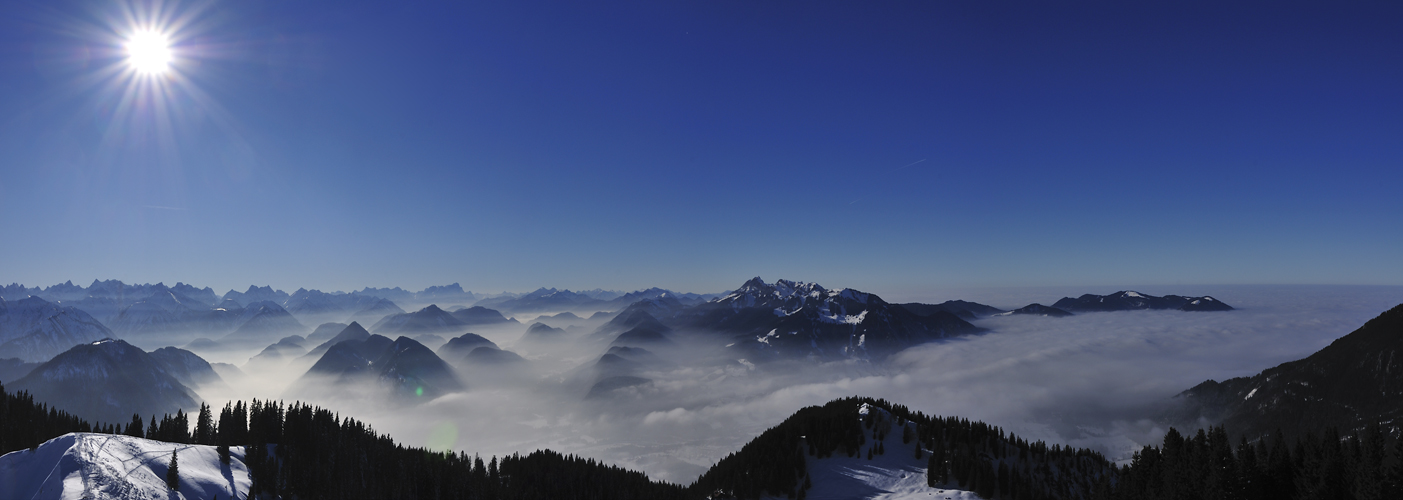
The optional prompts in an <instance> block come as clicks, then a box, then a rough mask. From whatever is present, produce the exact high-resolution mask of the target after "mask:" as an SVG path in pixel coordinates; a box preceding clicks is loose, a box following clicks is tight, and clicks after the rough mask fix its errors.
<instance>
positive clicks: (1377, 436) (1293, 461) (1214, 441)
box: [1094, 425, 1403, 500]
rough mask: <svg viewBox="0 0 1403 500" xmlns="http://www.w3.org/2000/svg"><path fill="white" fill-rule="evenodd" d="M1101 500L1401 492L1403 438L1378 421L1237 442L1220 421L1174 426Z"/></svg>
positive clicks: (1251, 499) (1365, 498)
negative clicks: (1357, 428) (1193, 427)
mask: <svg viewBox="0 0 1403 500" xmlns="http://www.w3.org/2000/svg"><path fill="white" fill-rule="evenodd" d="M1116 479H1117V480H1116V481H1113V482H1105V483H1102V484H1100V485H1098V487H1097V490H1096V496H1095V497H1094V498H1096V499H1107V500H1122V499H1123V500H1140V499H1145V500H1157V499H1179V498H1204V499H1225V500H1275V499H1316V498H1319V499H1341V500H1349V499H1358V500H1376V499H1378V500H1381V499H1386V498H1391V499H1396V498H1403V440H1397V439H1390V438H1389V436H1388V435H1387V434H1386V433H1384V432H1383V431H1382V430H1381V429H1380V428H1379V426H1378V425H1372V426H1369V427H1368V428H1366V429H1364V430H1363V431H1362V432H1360V433H1358V434H1354V435H1350V436H1344V437H1342V436H1341V435H1340V433H1339V432H1338V431H1336V430H1334V429H1325V430H1324V432H1322V433H1321V434H1320V435H1319V437H1317V436H1316V434H1315V433H1313V432H1307V433H1306V434H1305V435H1304V436H1303V437H1301V438H1299V439H1296V440H1294V442H1292V441H1288V440H1287V439H1286V437H1285V435H1283V434H1282V433H1281V432H1276V433H1275V434H1274V435H1273V436H1272V437H1271V438H1269V439H1262V440H1258V441H1257V442H1255V443H1249V442H1248V441H1247V439H1246V438H1239V440H1238V443H1237V446H1236V447H1234V446H1233V445H1232V443H1231V442H1230V440H1229V438H1228V433H1227V431H1225V430H1224V429H1223V428H1222V427H1213V428H1211V429H1209V430H1208V431H1206V432H1205V431H1204V430H1202V429H1200V430H1199V431H1198V433H1197V434H1196V435H1195V436H1193V437H1188V436H1184V435H1182V434H1180V433H1179V432H1178V431H1176V430H1174V429H1173V428H1171V429H1170V430H1169V433H1168V434H1166V435H1165V436H1164V443H1163V445H1161V446H1159V447H1152V446H1146V447H1145V448H1144V449H1143V450H1141V451H1140V452H1138V453H1136V454H1135V456H1134V458H1133V459H1132V460H1131V463H1130V464H1129V465H1126V466H1125V467H1123V468H1121V469H1120V470H1119V471H1118V473H1117V474H1116Z"/></svg>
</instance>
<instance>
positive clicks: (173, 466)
mask: <svg viewBox="0 0 1403 500" xmlns="http://www.w3.org/2000/svg"><path fill="white" fill-rule="evenodd" d="M179 452H180V450H179V449H173V450H171V463H170V465H169V466H167V467H166V487H167V488H170V489H171V490H172V491H180V464H179V462H178V461H177V460H176V456H177V455H178V454H179Z"/></svg>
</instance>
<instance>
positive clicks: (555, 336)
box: [521, 323, 565, 343]
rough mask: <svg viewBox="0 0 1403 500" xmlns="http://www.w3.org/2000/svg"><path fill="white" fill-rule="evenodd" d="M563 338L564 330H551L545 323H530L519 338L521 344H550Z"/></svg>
mask: <svg viewBox="0 0 1403 500" xmlns="http://www.w3.org/2000/svg"><path fill="white" fill-rule="evenodd" d="M564 336H565V330H561V329H559V328H553V327H551V326H550V325H547V324H545V323H532V324H531V326H529V327H527V328H526V333H525V334H523V335H522V336H521V341H522V342H536V343H550V342H555V341H556V340H560V338H561V337H564Z"/></svg>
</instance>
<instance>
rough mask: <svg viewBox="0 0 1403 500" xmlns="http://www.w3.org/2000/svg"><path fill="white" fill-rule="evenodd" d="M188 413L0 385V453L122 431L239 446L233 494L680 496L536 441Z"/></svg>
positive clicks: (272, 406)
mask: <svg viewBox="0 0 1403 500" xmlns="http://www.w3.org/2000/svg"><path fill="white" fill-rule="evenodd" d="M194 418H195V425H194V426H193V429H192V427H191V426H190V420H189V419H190V415H187V414H185V413H184V412H183V411H177V413H176V414H175V415H165V416H163V417H161V418H159V419H158V418H156V417H154V416H153V417H151V419H150V421H149V423H148V422H146V421H143V419H142V418H141V417H140V416H135V415H134V416H133V417H132V420H131V422H129V423H127V424H126V425H124V426H122V425H117V424H102V423H97V424H92V423H89V422H86V421H84V420H83V419H81V418H78V417H75V416H73V415H70V414H68V413H66V412H62V411H58V410H56V409H53V408H51V407H48V406H46V405H45V404H43V403H40V402H36V401H34V398H33V396H31V395H30V394H28V393H27V392H23V391H21V392H18V393H15V394H11V393H9V392H7V391H5V390H4V386H3V385H0V454H3V453H8V452H11V451H16V450H23V449H33V448H34V447H37V446H38V445H40V444H42V443H43V442H45V441H48V440H49V439H53V438H55V437H58V436H62V435H64V434H67V433H70V432H96V433H106V434H125V435H130V436H135V437H144V438H147V439H156V440H161V441H167V442H172V443H183V444H201V445H210V446H216V447H217V448H218V450H219V455H220V459H221V460H224V461H226V463H227V461H229V460H234V459H235V457H234V455H235V453H233V452H232V451H231V448H234V449H237V448H238V447H243V451H244V455H243V461H244V463H245V465H246V466H247V467H248V469H249V472H250V475H251V476H252V483H253V484H252V485H251V487H250V491H248V492H245V494H244V496H242V497H240V498H278V497H281V498H303V499H316V498H327V499H341V498H345V499H361V498H364V499H380V498H424V499H443V500H455V499H462V500H537V499H542V500H543V499H557V498H559V499H572V498H573V499H581V500H604V499H623V500H628V499H639V500H643V499H660V500H666V499H683V498H686V491H685V490H684V489H683V488H682V487H681V486H679V485H676V484H671V483H666V482H660V481H653V480H650V479H648V477H647V475H645V474H643V473H641V472H636V471H631V470H627V469H624V468H621V467H618V466H613V465H607V464H604V463H601V462H598V461H595V460H593V459H588V458H583V457H577V456H573V455H564V454H561V453H558V452H554V451H550V450H538V451H535V452H532V453H530V454H527V455H521V454H512V455H509V456H505V457H501V458H498V457H491V458H489V459H487V460H485V461H484V460H483V458H482V457H480V456H476V455H468V454H467V453H462V452H451V451H450V452H438V451H432V450H428V449H424V448H416V447H407V446H404V445H402V444H398V443H395V442H394V440H393V439H392V438H390V436H389V435H386V434H380V433H377V432H375V430H374V429H372V428H371V427H370V426H369V425H367V424H365V423H364V422H360V421H358V420H355V419H353V418H349V417H340V416H339V415H337V414H334V413H332V412H331V411H329V410H327V409H324V408H318V407H313V406H310V405H307V404H303V403H292V404H284V403H282V402H274V401H259V400H253V401H251V402H248V403H245V402H243V401H237V402H231V403H229V404H227V405H225V407H224V408H223V410H221V411H220V412H219V415H218V416H217V417H216V416H214V414H213V411H212V409H211V408H210V407H209V406H208V405H201V407H200V411H199V413H198V414H197V415H195V416H194Z"/></svg>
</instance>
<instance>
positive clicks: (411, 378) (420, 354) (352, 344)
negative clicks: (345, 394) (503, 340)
mask: <svg viewBox="0 0 1403 500" xmlns="http://www.w3.org/2000/svg"><path fill="white" fill-rule="evenodd" d="M310 376H331V377H334V380H335V383H336V384H338V385H349V386H351V387H355V386H357V385H358V384H361V383H362V382H363V381H365V380H376V381H379V382H381V383H383V384H385V385H387V386H388V387H389V388H390V390H391V392H392V393H393V394H395V395H398V396H402V397H414V398H418V397H423V398H426V399H431V398H433V397H437V396H439V395H442V394H447V393H449V392H456V391H460V390H462V389H463V384H462V382H460V381H459V380H458V377H457V375H455V374H454V373H453V369H452V368H449V366H448V364H447V363H445V362H444V361H443V359H441V358H439V357H438V356H437V355H435V354H434V352H433V351H432V350H430V349H429V348H428V347H424V345H423V344H420V343H418V342H416V341H414V339H411V338H409V337H399V338H398V339H395V340H394V341H390V340H389V339H388V338H386V337H383V336H380V335H372V336H370V337H369V338H367V339H365V340H361V341H356V340H347V341H343V342H338V343H337V344H335V345H333V346H331V348H330V349H328V350H327V352H326V354H324V355H322V357H321V359H320V360H318V361H317V362H316V364H314V365H313V366H312V368H311V369H310V370H308V372H307V377H310ZM316 383H317V382H315V381H311V380H307V379H306V377H304V379H303V380H301V381H299V383H298V384H294V387H295V389H297V390H307V388H308V387H309V386H312V384H316Z"/></svg>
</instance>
